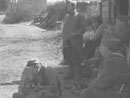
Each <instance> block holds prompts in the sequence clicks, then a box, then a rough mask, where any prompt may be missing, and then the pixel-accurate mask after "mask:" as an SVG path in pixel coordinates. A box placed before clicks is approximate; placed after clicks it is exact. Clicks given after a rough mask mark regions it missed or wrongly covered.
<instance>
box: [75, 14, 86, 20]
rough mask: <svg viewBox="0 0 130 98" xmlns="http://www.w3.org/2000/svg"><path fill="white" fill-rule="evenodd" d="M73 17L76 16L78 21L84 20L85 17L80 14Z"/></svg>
mask: <svg viewBox="0 0 130 98" xmlns="http://www.w3.org/2000/svg"><path fill="white" fill-rule="evenodd" d="M75 16H77V18H79V19H85V16H84V15H82V14H80V13H75Z"/></svg>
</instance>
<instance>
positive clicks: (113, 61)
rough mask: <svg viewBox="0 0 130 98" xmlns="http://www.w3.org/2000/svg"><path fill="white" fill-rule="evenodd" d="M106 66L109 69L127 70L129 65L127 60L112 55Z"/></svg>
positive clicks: (106, 61) (105, 61)
mask: <svg viewBox="0 0 130 98" xmlns="http://www.w3.org/2000/svg"><path fill="white" fill-rule="evenodd" d="M103 63H104V66H105V67H106V68H109V69H112V70H113V69H116V70H127V69H128V65H127V61H126V59H125V58H123V57H121V56H116V55H111V56H110V57H108V58H107V59H106V60H104V62H103Z"/></svg>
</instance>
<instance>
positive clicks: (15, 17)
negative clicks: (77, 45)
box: [3, 9, 33, 24]
mask: <svg viewBox="0 0 130 98" xmlns="http://www.w3.org/2000/svg"><path fill="white" fill-rule="evenodd" d="M31 19H33V16H32V14H31V13H30V12H29V11H27V10H21V9H17V10H16V11H13V10H12V11H8V12H7V13H6V17H5V19H4V20H3V23H7V24H13V23H19V22H22V21H29V20H31Z"/></svg>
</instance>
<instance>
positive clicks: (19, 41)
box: [0, 16, 76, 98]
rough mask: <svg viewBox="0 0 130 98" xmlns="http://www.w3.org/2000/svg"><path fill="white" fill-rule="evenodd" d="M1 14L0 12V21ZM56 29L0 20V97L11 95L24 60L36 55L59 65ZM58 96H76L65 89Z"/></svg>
mask: <svg viewBox="0 0 130 98" xmlns="http://www.w3.org/2000/svg"><path fill="white" fill-rule="evenodd" d="M3 17H4V16H0V21H1V20H2V18H3ZM61 48H62V40H61V32H60V31H45V30H42V29H40V28H37V27H35V26H30V25H29V23H20V24H13V25H5V24H2V23H0V98H12V97H11V96H12V94H13V93H14V92H16V91H17V87H18V84H17V82H18V81H19V80H20V76H21V72H22V70H23V68H24V66H25V65H26V61H27V60H29V59H31V58H39V59H40V60H41V61H42V62H43V63H44V65H47V66H48V65H49V66H52V67H56V68H59V69H60V70H62V67H61V66H60V65H58V64H59V62H60V61H61V59H62V53H61ZM62 98H76V96H74V95H73V94H71V93H69V90H66V91H64V92H63V97H62Z"/></svg>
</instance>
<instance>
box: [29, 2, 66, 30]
mask: <svg viewBox="0 0 130 98" xmlns="http://www.w3.org/2000/svg"><path fill="white" fill-rule="evenodd" d="M65 15H66V3H65V2H60V3H55V4H53V5H49V6H48V7H47V9H46V10H43V11H42V12H41V13H40V14H39V15H38V16H36V17H35V18H34V20H33V22H32V23H31V25H35V26H38V27H40V28H43V29H46V30H51V29H55V28H56V27H58V28H59V26H60V25H61V23H62V22H59V21H62V20H63V19H64V16H65Z"/></svg>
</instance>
